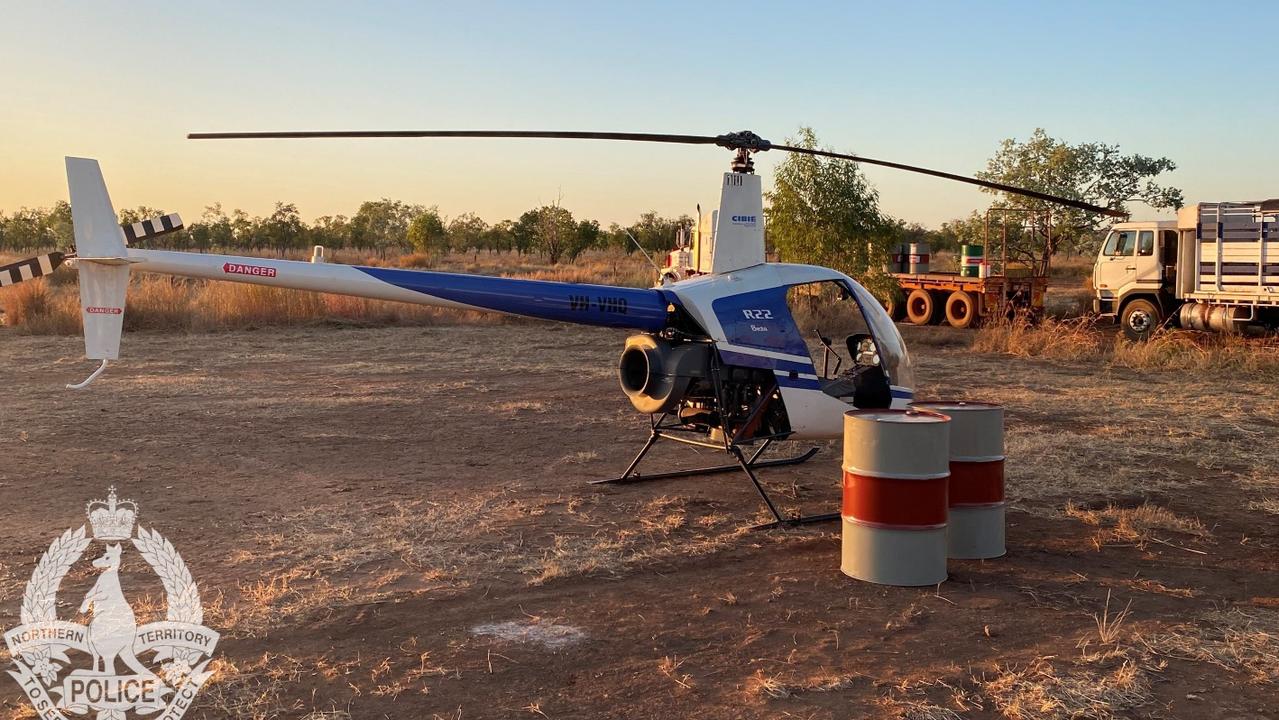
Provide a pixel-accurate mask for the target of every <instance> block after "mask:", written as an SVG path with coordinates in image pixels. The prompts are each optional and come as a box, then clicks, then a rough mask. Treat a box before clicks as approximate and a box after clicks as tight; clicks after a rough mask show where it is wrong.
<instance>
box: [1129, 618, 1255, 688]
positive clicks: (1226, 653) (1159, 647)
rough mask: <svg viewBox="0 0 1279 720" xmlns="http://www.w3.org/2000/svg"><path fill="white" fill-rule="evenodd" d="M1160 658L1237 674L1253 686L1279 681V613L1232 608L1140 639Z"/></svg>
mask: <svg viewBox="0 0 1279 720" xmlns="http://www.w3.org/2000/svg"><path fill="white" fill-rule="evenodd" d="M1142 642H1143V643H1144V644H1145V645H1146V647H1147V648H1148V649H1149V650H1150V651H1152V652H1154V653H1157V654H1159V655H1163V656H1165V657H1168V658H1175V659H1179V660H1191V661H1194V662H1202V663H1208V664H1211V665H1216V666H1218V667H1221V668H1225V669H1226V670H1231V671H1234V672H1240V673H1243V674H1245V675H1246V676H1247V677H1248V680H1249V681H1250V682H1254V683H1274V682H1277V681H1279V611H1275V610H1272V609H1266V608H1258V609H1249V610H1243V609H1238V608H1233V609H1229V610H1219V611H1215V612H1211V613H1208V614H1206V615H1203V616H1201V617H1200V618H1198V619H1197V621H1196V622H1193V623H1186V624H1183V625H1178V626H1176V627H1174V628H1172V629H1171V630H1169V631H1168V632H1164V633H1159V634H1156V635H1152V636H1149V637H1146V638H1143V639H1142Z"/></svg>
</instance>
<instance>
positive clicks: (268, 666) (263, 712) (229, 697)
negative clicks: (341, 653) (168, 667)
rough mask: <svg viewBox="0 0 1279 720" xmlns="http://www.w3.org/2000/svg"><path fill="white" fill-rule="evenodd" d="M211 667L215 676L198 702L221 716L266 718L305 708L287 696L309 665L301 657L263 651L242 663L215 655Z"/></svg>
mask: <svg viewBox="0 0 1279 720" xmlns="http://www.w3.org/2000/svg"><path fill="white" fill-rule="evenodd" d="M209 669H210V670H212V671H213V677H212V678H211V679H210V680H209V682H208V683H207V684H205V686H204V688H203V689H202V690H201V692H200V695H199V696H198V698H197V699H196V703H195V704H196V707H198V708H204V709H208V710H211V711H212V712H213V713H214V714H216V715H217V716H218V717H225V718H235V720H267V719H268V718H276V717H279V716H280V715H282V714H285V713H290V712H298V711H300V710H301V709H302V706H301V704H300V703H298V702H297V701H294V702H293V703H292V704H290V703H288V702H287V701H286V700H285V699H284V696H285V695H286V694H287V692H286V691H287V689H288V687H289V686H290V685H295V684H297V682H298V680H299V679H300V678H301V677H302V674H303V673H304V672H305V671H306V669H307V668H306V666H305V665H304V664H303V663H302V662H300V661H298V660H295V659H293V658H288V657H284V656H281V655H273V654H271V653H264V654H263V655H262V656H261V657H260V658H257V659H256V660H253V661H251V662H244V663H241V664H236V663H234V662H232V661H230V660H226V659H222V658H215V659H214V660H213V662H211V663H210V664H209Z"/></svg>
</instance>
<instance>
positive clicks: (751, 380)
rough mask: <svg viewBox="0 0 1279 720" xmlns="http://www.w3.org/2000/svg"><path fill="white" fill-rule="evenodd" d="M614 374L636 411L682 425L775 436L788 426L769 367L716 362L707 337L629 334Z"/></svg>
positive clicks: (717, 433)
mask: <svg viewBox="0 0 1279 720" xmlns="http://www.w3.org/2000/svg"><path fill="white" fill-rule="evenodd" d="M617 374H618V379H619V380H620V381H621V384H622V391H623V392H625V393H626V396H627V397H628V398H630V400H631V404H632V405H634V406H635V409H636V410H639V411H640V412H643V413H649V414H658V413H669V414H671V415H673V416H675V418H677V419H678V422H679V423H680V424H681V425H684V426H686V427H690V428H693V429H696V430H699V431H703V432H707V433H708V434H710V435H711V436H712V437H723V436H724V434H728V435H735V434H739V435H740V436H741V437H743V438H749V437H756V436H773V435H782V434H785V433H787V432H789V430H790V424H789V422H788V420H787V417H786V406H785V404H784V403H782V402H781V395H780V393H779V391H778V389H777V381H776V379H775V378H774V375H773V371H772V370H767V369H762V368H748V367H738V366H735V365H723V364H720V363H719V361H718V355H717V354H716V351H715V348H714V346H713V345H712V344H710V343H708V342H678V341H671V340H667V339H665V338H662V337H658V336H655V335H647V334H645V335H632V336H630V337H629V338H627V339H626V347H625V349H624V350H622V357H621V359H620V361H619V362H618V373H617Z"/></svg>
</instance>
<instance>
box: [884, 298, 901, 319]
mask: <svg viewBox="0 0 1279 720" xmlns="http://www.w3.org/2000/svg"><path fill="white" fill-rule="evenodd" d="M884 310H885V311H887V312H888V317H890V318H892V319H893V322H901V321H902V318H904V317H906V303H904V302H902V299H901V298H900V297H898V296H897V295H893V296H892V297H890V298H888V301H887V302H885V303H884Z"/></svg>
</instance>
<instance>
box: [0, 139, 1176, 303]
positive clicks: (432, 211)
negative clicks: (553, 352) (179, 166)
mask: <svg viewBox="0 0 1279 720" xmlns="http://www.w3.org/2000/svg"><path fill="white" fill-rule="evenodd" d="M787 144H790V145H798V146H801V147H806V148H810V149H816V148H819V147H820V144H819V141H818V139H817V136H816V134H815V133H814V132H813V131H812V129H811V128H801V129H800V132H799V135H798V137H796V138H788V140H787ZM1175 169H1176V164H1175V163H1173V162H1172V161H1171V160H1169V159H1168V158H1153V157H1147V156H1144V155H1139V154H1133V155H1125V154H1123V153H1121V152H1120V150H1119V147H1118V146H1117V145H1110V144H1105V143H1097V142H1092V143H1077V144H1071V143H1067V142H1065V141H1063V140H1059V139H1055V138H1052V137H1050V136H1049V135H1048V134H1047V133H1046V132H1045V131H1044V130H1042V129H1037V130H1035V131H1034V133H1032V134H1031V136H1030V137H1029V138H1027V139H1026V140H1024V141H1018V140H1016V139H1013V138H1010V139H1007V140H1004V141H1003V142H1002V143H1001V144H1000V146H999V148H998V150H997V151H996V152H995V154H994V155H993V156H992V157H991V158H990V160H989V161H988V162H987V165H986V169H985V170H984V171H981V172H978V173H977V176H978V177H981V178H984V179H987V180H991V181H995V182H999V183H1003V184H1007V185H1014V186H1018V187H1024V188H1028V189H1032V190H1038V191H1040V192H1044V193H1049V194H1052V195H1058V196H1061V197H1067V198H1072V199H1076V200H1083V201H1086V202H1089V203H1091V204H1094V205H1098V206H1101V207H1107V208H1114V209H1123V208H1125V207H1126V206H1127V205H1128V204H1129V203H1133V202H1142V203H1145V204H1146V205H1149V206H1150V207H1153V208H1156V209H1164V208H1178V207H1180V206H1181V204H1182V202H1183V198H1182V193H1181V191H1180V190H1178V189H1177V188H1175V187H1171V186H1164V185H1160V184H1157V183H1156V182H1155V178H1156V177H1158V176H1160V175H1162V174H1163V173H1166V172H1170V171H1172V170H1175ZM987 192H991V194H992V195H994V196H995V197H994V199H993V201H992V202H991V204H990V206H989V207H988V208H987V209H985V210H975V211H973V212H972V214H970V215H969V216H967V217H961V218H956V219H954V220H952V221H949V222H947V223H944V224H942V226H941V227H940V228H939V229H935V230H934V229H928V228H924V227H922V226H920V225H918V224H915V223H907V222H905V221H904V220H901V219H898V218H894V217H891V216H889V215H888V214H886V213H884V212H882V211H881V210H880V207H879V194H878V192H877V191H876V189H875V188H874V186H873V185H871V183H870V182H869V181H868V180H867V179H866V177H865V176H864V175H863V174H862V172H861V169H860V168H859V167H858V166H857V164H856V163H853V162H849V161H846V160H835V159H826V158H820V157H816V156H812V155H802V154H791V155H788V156H787V157H786V159H785V160H784V161H783V162H782V163H781V164H780V165H779V166H778V168H777V170H776V171H775V173H774V177H773V188H772V190H771V191H769V192H768V193H767V194H766V199H767V200H768V207H767V208H766V210H765V213H766V217H767V220H768V222H767V224H766V226H765V232H766V241H767V243H768V247H769V250H770V251H771V252H774V253H775V254H776V257H777V258H778V259H779V260H781V261H784V262H799V263H808V264H813V265H824V266H826V267H831V268H835V269H837V270H841V271H843V272H845V273H847V274H848V275H851V276H853V277H856V278H858V279H859V280H861V281H863V282H864V283H866V284H867V285H868V286H871V287H872V289H875V290H877V291H881V292H891V291H892V288H893V287H894V285H895V284H894V283H893V282H892V281H891V279H885V278H884V276H883V273H881V272H879V268H882V267H883V265H884V264H885V263H886V261H887V259H888V255H889V254H890V253H891V252H892V251H893V249H894V248H896V247H897V246H899V245H900V244H902V243H909V242H918V241H925V242H928V243H930V244H931V245H932V246H933V247H934V248H937V249H944V248H955V247H957V246H958V245H959V244H961V243H976V244H983V243H985V242H986V241H987V238H988V237H989V238H992V239H994V238H998V239H1000V240H1003V239H1004V238H1005V237H1006V238H1007V243H1008V255H1009V257H1010V259H1014V260H1019V261H1023V262H1025V263H1026V264H1029V265H1031V266H1032V267H1034V268H1036V269H1038V270H1041V271H1046V270H1047V267H1048V260H1049V259H1050V258H1051V257H1052V256H1053V255H1054V254H1056V253H1057V252H1059V251H1062V250H1071V251H1076V252H1086V253H1091V252H1095V251H1096V247H1097V242H1098V240H1099V237H1100V231H1101V230H1102V229H1104V227H1105V224H1106V223H1108V222H1109V220H1110V219H1109V218H1107V217H1106V216H1104V215H1102V214H1100V213H1094V212H1087V211H1083V210H1076V209H1072V208H1066V207H1063V206H1060V205H1056V204H1053V203H1047V202H1044V201H1040V200H1034V199H1030V198H1026V197H1022V196H1019V195H1010V194H1007V193H1002V192H993V191H987ZM162 214H164V213H163V212H162V211H160V210H158V209H155V208H148V207H138V208H134V209H130V210H123V211H121V212H120V221H121V222H124V223H132V222H137V221H138V220H143V219H146V218H150V217H155V216H158V215H162ZM188 220H189V218H188ZM693 222H694V221H693V219H692V218H691V217H689V216H688V215H681V216H679V217H663V216H661V215H659V214H658V213H656V212H647V213H644V214H643V215H641V216H640V217H639V218H638V219H637V220H636V221H635V222H633V223H631V224H630V225H627V226H621V225H618V224H616V223H614V224H611V225H609V226H608V227H603V226H602V225H601V224H600V223H599V222H598V221H596V220H590V219H578V218H575V217H574V216H573V213H572V212H570V211H569V210H568V209H567V208H565V207H563V206H562V205H561V204H560V203H559V202H558V201H557V202H555V203H552V204H549V205H542V206H540V207H536V208H533V209H531V210H528V211H526V212H524V213H523V214H521V215H520V216H519V217H518V218H515V219H508V220H503V221H501V222H497V223H493V224H489V223H488V222H485V221H484V220H483V219H481V218H480V217H478V216H476V215H475V214H473V213H463V214H461V215H458V216H457V217H453V218H446V217H444V216H443V215H441V214H440V212H439V210H438V208H436V207H433V206H432V207H427V206H423V205H415V204H409V203H404V202H401V201H398V200H391V199H388V198H382V199H381V200H372V201H368V202H365V203H362V204H361V205H360V206H359V208H358V209H357V210H356V212H355V214H354V215H351V216H350V217H347V216H345V215H325V216H323V217H319V218H316V219H315V220H314V221H313V222H310V223H308V222H306V221H304V220H303V219H302V217H301V215H300V214H299V212H298V208H297V206H296V205H295V204H293V203H276V205H275V209H274V210H273V211H272V212H271V213H270V214H269V215H266V216H261V217H259V216H250V215H249V214H247V213H245V212H244V211H242V210H234V211H232V212H231V213H230V214H228V213H226V212H225V211H224V210H223V209H222V206H221V205H218V204H214V205H210V206H209V207H207V208H205V210H204V213H203V214H202V215H201V216H200V218H199V219H198V220H197V221H195V222H190V223H189V224H188V225H187V227H186V229H185V230H183V231H182V232H179V233H174V234H172V235H168V236H165V237H162V238H159V239H157V241H155V243H154V245H153V246H156V247H166V248H171V249H181V250H198V251H232V252H262V251H275V252H279V253H283V252H286V251H290V250H304V249H306V248H309V247H310V246H311V245H324V246H326V247H330V248H335V249H353V250H358V251H362V252H366V253H378V254H379V255H382V256H384V257H385V256H386V255H387V254H388V253H403V252H420V253H427V254H431V255H438V254H442V253H444V252H448V251H463V252H480V251H489V252H509V251H513V252H518V253H538V254H541V255H544V256H545V257H546V258H547V259H548V260H549V261H550V262H552V263H558V262H563V261H572V260H573V259H574V258H576V257H578V256H579V255H580V254H581V253H583V252H585V251H586V250H589V249H594V248H599V249H605V248H615V249H620V250H622V251H624V252H626V253H630V252H633V251H634V250H635V247H636V243H638V244H639V245H640V246H641V247H643V248H644V250H645V251H647V252H648V253H650V254H663V253H665V252H667V251H668V250H670V249H671V248H673V247H674V245H675V239H676V234H677V232H678V231H679V230H681V229H685V230H686V229H689V228H691V227H692V226H693ZM72 244H73V241H72V234H71V209H70V207H69V206H68V205H67V203H65V202H58V203H55V204H54V205H53V206H52V207H50V208H37V209H28V208H23V209H20V210H18V211H16V212H13V213H12V214H9V215H5V214H3V213H0V251H8V252H18V253H22V252H31V251H35V250H39V249H44V248H51V247H54V248H69V247H71V246H72ZM991 244H992V245H994V244H995V243H993V242H992V243H991ZM988 253H989V254H990V255H992V256H994V255H995V254H997V248H996V247H992V248H989V249H988ZM881 281H882V282H881Z"/></svg>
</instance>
